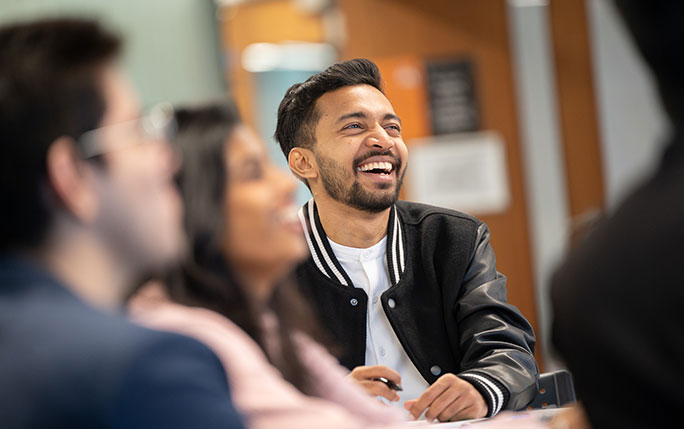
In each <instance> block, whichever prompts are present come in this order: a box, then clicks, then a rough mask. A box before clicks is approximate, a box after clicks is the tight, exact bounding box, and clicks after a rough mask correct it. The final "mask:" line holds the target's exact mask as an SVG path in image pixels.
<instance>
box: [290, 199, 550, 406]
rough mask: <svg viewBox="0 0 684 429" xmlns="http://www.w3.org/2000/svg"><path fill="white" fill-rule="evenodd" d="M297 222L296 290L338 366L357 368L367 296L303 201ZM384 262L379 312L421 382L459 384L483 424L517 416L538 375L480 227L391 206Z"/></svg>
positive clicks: (468, 220)
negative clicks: (476, 397)
mask: <svg viewBox="0 0 684 429" xmlns="http://www.w3.org/2000/svg"><path fill="white" fill-rule="evenodd" d="M299 217H300V220H301V221H302V225H303V227H304V231H305V236H306V240H307V243H308V245H309V249H310V251H311V257H310V258H309V260H308V261H306V262H305V263H304V264H302V265H301V266H300V267H298V269H297V278H298V281H299V285H300V287H301V290H302V292H303V293H304V295H305V296H308V297H309V298H310V299H311V300H312V305H313V306H314V308H315V309H316V310H317V313H318V315H319V317H320V319H321V322H322V323H323V325H324V326H325V327H326V328H327V329H328V330H329V332H330V333H331V334H332V338H333V340H334V341H335V343H336V344H337V345H340V346H341V347H342V348H343V354H342V356H341V358H340V362H341V363H342V365H344V366H346V367H347V368H349V369H352V368H354V367H356V366H359V365H364V360H365V350H366V313H367V304H368V296H367V295H366V292H365V291H364V290H363V289H362V288H356V287H354V285H353V284H352V281H351V279H350V278H349V276H348V275H347V273H346V272H345V271H344V270H343V269H342V266H341V265H340V263H339V261H338V260H337V258H336V257H335V254H334V253H333V251H332V249H331V247H330V243H329V242H328V239H327V236H326V234H325V231H324V230H323V227H322V226H321V222H320V220H319V217H318V210H317V207H316V204H315V203H314V202H313V200H310V201H309V202H308V203H306V204H305V205H304V206H303V207H302V209H301V210H300V212H299ZM386 254H387V268H388V271H389V273H388V274H389V279H390V282H391V285H390V288H389V289H388V290H387V291H385V293H383V294H382V296H381V301H382V307H383V309H384V311H385V314H387V318H388V319H389V321H390V324H391V325H392V328H393V329H394V332H395V333H396V335H397V337H398V338H399V341H400V342H401V344H402V346H403V347H404V349H405V351H406V353H407V355H408V356H409V358H410V359H411V361H412V362H413V364H414V365H415V366H416V368H417V369H418V371H419V372H420V374H421V375H422V376H423V377H424V378H425V380H427V382H428V383H430V384H432V383H433V382H435V381H436V380H437V378H439V376H441V375H443V374H446V373H453V374H456V375H458V376H459V377H462V378H463V379H464V380H466V381H468V382H470V383H471V384H473V386H474V387H475V388H476V389H477V390H478V391H479V392H480V393H481V394H482V396H483V397H484V398H485V400H486V401H487V403H488V405H489V413H488V415H490V416H491V415H494V414H496V413H498V412H499V411H500V410H501V409H514V410H515V409H521V408H523V407H525V406H526V405H527V404H528V403H529V402H530V401H531V400H532V398H533V397H534V394H535V392H536V383H537V380H538V376H539V370H538V368H537V364H536V361H535V359H534V355H533V351H532V350H534V343H535V337H534V332H533V330H532V327H531V326H530V324H529V323H528V322H527V320H526V319H525V318H524V317H523V315H522V314H521V313H520V312H519V311H518V309H517V308H515V307H514V306H512V305H510V304H508V303H507V299H506V278H505V277H504V276H503V275H501V274H500V273H498V272H497V271H496V266H495V264H496V262H495V257H494V251H493V250H492V247H491V246H490V244H489V229H488V228H487V226H486V225H485V224H484V223H483V222H481V221H479V220H477V219H475V218H473V217H471V216H468V215H466V214H463V213H460V212H457V211H453V210H447V209H442V208H438V207H432V206H427V205H423V204H417V203H409V202H404V201H399V202H397V203H396V205H395V206H393V207H392V209H391V213H390V217H389V223H388V227H387V252H386Z"/></svg>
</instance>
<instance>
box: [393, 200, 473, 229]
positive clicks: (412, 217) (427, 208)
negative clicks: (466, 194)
mask: <svg viewBox="0 0 684 429" xmlns="http://www.w3.org/2000/svg"><path fill="white" fill-rule="evenodd" d="M396 206H397V210H398V212H399V215H400V216H401V220H402V221H403V222H404V223H405V224H409V225H418V224H421V223H422V222H424V221H426V220H446V221H448V222H453V223H456V224H460V225H463V226H467V227H471V228H475V229H477V228H478V227H479V226H480V225H482V224H483V223H482V221H481V220H479V219H477V218H476V217H474V216H471V215H469V214H467V213H463V212H460V211H458V210H453V209H447V208H444V207H438V206H432V205H429V204H422V203H415V202H410V201H397V203H396Z"/></svg>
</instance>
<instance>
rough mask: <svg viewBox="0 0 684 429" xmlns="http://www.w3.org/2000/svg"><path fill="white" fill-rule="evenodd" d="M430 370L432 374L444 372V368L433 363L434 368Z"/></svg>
mask: <svg viewBox="0 0 684 429" xmlns="http://www.w3.org/2000/svg"><path fill="white" fill-rule="evenodd" d="M430 372H431V373H432V375H439V374H441V373H442V368H440V367H438V366H437V365H433V366H432V368H430Z"/></svg>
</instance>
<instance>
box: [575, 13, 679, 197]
mask: <svg viewBox="0 0 684 429" xmlns="http://www.w3.org/2000/svg"><path fill="white" fill-rule="evenodd" d="M586 1H587V13H588V18H589V31H590V36H591V37H590V40H591V49H592V55H593V65H594V83H595V88H596V96H597V100H596V101H597V107H598V113H599V126H600V133H601V144H602V146H601V148H602V151H603V153H602V155H603V173H604V180H605V189H606V199H607V203H608V208H609V209H610V208H615V205H616V204H617V203H618V202H619V201H620V200H621V199H622V198H623V197H624V196H625V193H626V192H628V191H629V190H630V189H631V188H632V187H633V186H634V184H635V182H637V181H639V179H641V178H642V177H643V176H644V175H645V174H648V172H649V171H650V170H651V169H652V168H653V167H654V166H655V164H656V163H657V162H658V160H659V159H660V153H661V148H662V143H664V139H665V138H666V135H667V127H668V126H667V123H666V119H665V115H664V113H663V111H662V108H661V106H660V102H659V100H658V98H657V91H656V88H655V85H654V82H653V80H652V77H651V74H650V70H649V69H647V67H646V65H645V64H644V63H643V62H642V60H641V57H640V56H639V53H638V52H637V50H636V48H635V47H634V44H633V42H632V40H631V38H630V37H629V34H628V33H627V31H626V29H625V28H624V26H623V23H622V21H621V19H620V17H619V15H618V14H617V11H616V10H614V6H613V4H612V1H608V0H586Z"/></svg>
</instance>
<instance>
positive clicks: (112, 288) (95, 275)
mask: <svg viewBox="0 0 684 429" xmlns="http://www.w3.org/2000/svg"><path fill="white" fill-rule="evenodd" d="M31 256H33V257H34V258H35V259H37V260H38V262H39V263H41V264H42V265H43V266H44V267H45V268H46V269H47V270H48V271H50V272H51V273H52V274H53V275H54V276H55V277H56V278H57V279H58V280H59V281H60V282H61V283H63V285H64V286H65V287H66V288H68V289H69V290H71V292H73V293H74V294H75V295H77V296H78V297H80V298H81V299H83V300H84V301H86V302H88V303H89V304H91V305H93V306H95V307H98V308H100V309H104V310H114V309H117V308H118V307H120V306H121V305H122V301H123V297H124V294H125V291H126V290H127V284H128V282H129V281H130V280H131V278H130V277H131V276H130V275H129V273H127V272H126V270H123V269H121V267H119V266H118V264H116V261H115V260H114V259H113V258H111V256H110V255H108V254H107V252H106V250H105V249H104V248H103V247H102V246H100V245H99V244H98V242H97V240H95V239H94V238H93V237H91V236H90V235H88V234H86V233H79V232H75V231H72V232H71V233H67V232H66V231H61V232H57V233H55V234H53V236H52V237H51V239H50V240H48V243H47V244H46V245H45V246H44V247H43V248H42V249H41V250H38V251H36V252H32V254H31Z"/></svg>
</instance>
